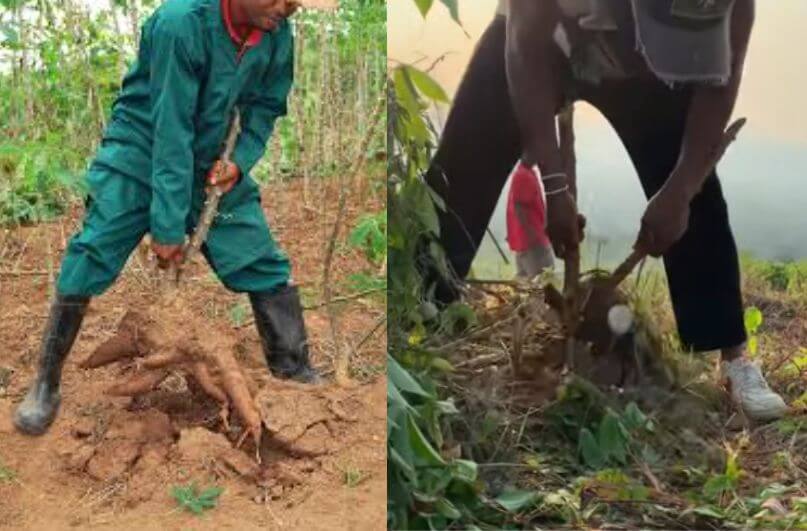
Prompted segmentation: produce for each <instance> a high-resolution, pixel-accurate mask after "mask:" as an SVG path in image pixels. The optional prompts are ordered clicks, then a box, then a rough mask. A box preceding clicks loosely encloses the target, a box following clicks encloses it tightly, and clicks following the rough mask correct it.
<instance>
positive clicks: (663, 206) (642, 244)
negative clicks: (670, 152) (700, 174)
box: [633, 188, 689, 258]
mask: <svg viewBox="0 0 807 531" xmlns="http://www.w3.org/2000/svg"><path fill="white" fill-rule="evenodd" d="M688 226H689V200H688V199H687V197H686V196H685V195H684V194H679V193H676V192H675V191H674V190H673V189H668V188H662V189H661V190H660V191H659V192H658V193H656V195H654V196H653V197H652V198H651V199H650V202H649V203H648V204H647V208H646V209H645V212H644V215H643V216H642V225H641V228H640V229H639V236H638V237H637V239H636V243H635V244H634V246H633V248H634V249H636V250H637V251H640V252H642V253H644V254H648V255H650V256H654V257H656V258H658V257H660V256H661V255H663V254H664V253H666V252H667V251H668V250H669V249H670V247H672V246H673V244H675V242H677V241H678V240H680V239H681V237H682V236H683V235H684V233H685V232H686V230H687V227H688Z"/></svg>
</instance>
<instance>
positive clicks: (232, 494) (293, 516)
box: [0, 180, 386, 529]
mask: <svg viewBox="0 0 807 531" xmlns="http://www.w3.org/2000/svg"><path fill="white" fill-rule="evenodd" d="M332 181H333V180H332ZM362 195H363V198H362V199H359V198H358V197H356V198H354V200H353V201H351V203H352V205H351V207H349V210H350V212H349V215H348V218H347V223H346V227H348V228H350V227H352V226H353V225H354V223H355V221H356V219H357V217H358V216H359V215H360V214H361V213H362V212H367V211H377V210H378V209H380V208H381V204H382V202H381V201H382V200H381V198H380V197H368V196H370V195H371V194H370V193H364V194H362ZM364 198H366V199H364ZM303 203H304V202H303V193H302V186H301V184H300V183H299V182H298V181H294V182H291V183H289V184H275V185H271V186H270V187H268V188H267V189H266V190H265V193H264V202H263V204H264V209H265V211H266V213H267V216H268V218H269V220H270V225H271V226H272V228H273V232H274V235H275V237H276V238H277V239H278V241H279V242H280V243H281V244H282V246H283V247H284V249H285V250H286V251H287V252H288V253H289V255H290V256H291V258H292V261H293V264H294V267H295V269H294V271H293V275H294V278H295V281H296V282H297V283H298V284H300V286H301V290H302V292H303V295H304V301H303V302H304V304H308V305H315V304H316V303H317V302H318V301H319V300H320V299H321V287H320V278H321V276H322V264H323V258H324V252H325V244H326V242H327V238H328V235H329V233H330V230H331V228H332V223H333V219H334V216H335V212H334V210H335V205H336V188H335V186H327V187H323V186H322V184H320V183H318V184H317V185H316V187H315V188H312V190H311V192H310V197H309V206H305V205H304V204H303ZM359 203H360V204H359ZM80 215H81V211H80V208H76V209H75V210H74V211H73V212H72V213H71V214H70V215H68V216H65V217H64V218H63V219H60V220H58V222H56V223H51V224H43V225H37V226H33V227H23V228H16V229H10V230H5V229H0V271H5V272H8V271H9V270H14V271H19V272H24V274H19V275H13V276H9V275H4V276H0V528H3V527H8V528H14V529H62V528H124V529H129V528H137V529H189V528H193V529H253V528H254V529H257V528H261V529H274V528H293V529H382V528H383V526H385V522H386V480H385V471H386V450H385V443H384V441H385V433H386V432H385V425H386V380H385V377H384V373H385V369H384V363H385V362H384V360H385V356H384V352H385V350H386V337H385V334H384V330H385V327H383V326H378V325H379V323H380V322H381V321H380V320H381V319H383V316H384V315H385V313H386V306H385V301H384V300H383V299H381V298H378V297H375V296H370V297H365V298H360V299H356V300H351V301H348V302H345V303H340V304H339V306H338V312H339V314H340V338H339V339H340V342H342V343H343V344H346V345H352V346H353V347H356V346H357V345H359V346H358V349H357V351H356V352H355V354H354V357H353V358H352V364H351V371H352V375H353V377H354V378H355V381H356V385H355V386H354V387H351V388H339V387H337V386H336V385H335V384H332V383H328V384H327V385H326V386H325V387H323V388H321V389H318V390H316V391H311V390H310V389H307V388H302V387H300V386H297V385H294V384H286V383H282V382H278V381H277V380H273V379H271V378H270V377H269V376H268V372H267V371H266V369H265V365H264V361H263V357H262V353H261V349H260V342H259V338H258V335H257V332H256V331H255V330H254V327H253V326H251V325H249V319H250V318H251V312H250V311H249V304H248V301H247V299H246V297H245V296H239V295H236V294H232V293H229V292H228V291H226V290H225V289H224V288H223V287H221V285H220V284H219V283H218V281H217V280H216V279H215V278H214V277H213V275H212V274H211V273H210V271H209V269H208V268H207V266H206V265H204V264H203V263H197V264H194V265H193V266H192V269H191V272H190V274H189V275H188V278H189V279H190V280H189V281H188V282H187V283H186V288H185V291H186V293H185V294H184V296H185V297H186V298H187V301H188V304H189V305H192V306H193V307H194V308H196V310H195V313H196V315H198V317H199V319H200V320H206V319H209V320H213V322H214V323H215V324H216V326H217V327H218V328H222V329H225V330H226V331H227V333H229V334H232V337H233V338H234V339H235V340H236V344H237V354H236V357H237V359H238V360H239V361H240V362H241V364H242V367H243V368H244V370H245V372H247V373H248V374H249V376H250V377H251V378H252V379H253V380H254V381H256V382H258V383H259V385H260V387H261V393H260V396H261V403H262V405H263V410H264V414H265V415H266V416H267V417H269V418H275V419H276V423H275V425H274V426H272V427H271V429H272V430H274V432H275V433H276V436H275V437H274V442H275V443H276V444H275V445H274V448H273V449H272V450H271V451H270V453H269V454H268V455H269V458H268V459H265V463H266V464H267V466H266V468H265V469H262V470H261V469H258V468H257V467H256V465H255V461H254V458H253V455H254V447H253V448H252V449H250V448H249V447H248V446H249V445H248V444H245V445H244V448H243V450H234V449H233V448H232V445H231V443H230V441H229V440H228V438H227V436H228V435H229V436H231V437H232V434H224V433H220V432H218V431H216V430H220V425H219V424H218V421H217V413H218V407H217V405H216V403H215V402H214V401H212V400H208V399H204V398H203V397H202V395H201V394H200V393H199V392H198V389H196V388H194V386H193V385H186V384H185V383H184V381H183V380H182V379H181V378H179V377H173V378H169V379H168V380H167V381H166V382H164V383H163V384H162V386H161V387H160V388H159V389H158V390H156V391H154V392H152V393H149V394H148V395H146V396H145V397H140V398H137V399H130V398H119V397H112V396H109V395H106V394H105V393H104V391H105V389H107V388H108V387H109V386H110V385H111V384H112V383H115V382H117V381H120V378H121V377H122V376H121V369H120V368H119V367H117V366H109V367H105V368H101V369H94V370H83V369H80V368H79V367H78V362H79V361H81V360H83V359H85V358H86V357H87V356H88V355H89V353H90V352H92V351H93V349H94V348H95V347H96V346H98V345H99V344H100V343H101V342H103V341H104V340H106V339H108V338H109V337H111V336H112V334H113V333H114V330H115V328H116V326H117V323H118V321H119V320H120V318H121V317H122V315H123V314H124V313H125V312H126V311H127V309H130V308H143V307H147V305H148V304H149V303H150V302H152V301H153V300H154V299H155V294H154V292H153V291H152V290H151V289H150V287H149V286H150V285H151V284H150V281H149V279H150V278H151V277H152V271H153V270H152V267H151V265H150V264H149V263H148V261H147V253H143V252H142V250H138V252H136V253H134V254H133V257H132V260H131V261H130V263H129V265H128V267H127V269H126V271H125V272H124V274H123V275H122V277H121V278H120V279H119V281H118V282H117V283H116V284H115V286H113V288H112V289H111V290H110V291H109V292H108V293H106V294H105V295H104V296H103V297H100V298H98V299H97V300H95V301H94V303H93V305H92V306H91V309H90V311H89V313H88V315H87V318H86V319H85V324H84V327H83V329H82V332H81V335H80V336H79V339H78V341H77V344H76V347H75V348H74V350H73V353H72V355H71V357H70V358H69V359H68V362H67V364H66V366H65V371H64V377H63V384H62V397H63V399H62V409H61V414H60V416H59V418H58V419H57V421H56V422H55V424H54V426H53V427H52V428H51V430H50V431H49V432H48V433H47V434H46V435H44V436H42V437H38V438H30V437H24V436H22V435H19V434H17V433H16V432H15V430H14V428H13V426H12V424H11V417H12V414H13V411H14V407H15V406H16V404H17V403H18V402H19V401H20V400H21V398H22V396H23V394H24V393H25V390H26V387H27V385H28V382H29V381H30V379H31V378H32V376H33V375H34V371H35V365H36V357H37V349H38V345H39V339H40V336H41V332H42V327H43V325H44V321H45V318H46V316H47V310H48V308H47V301H48V298H49V295H50V293H51V290H52V286H53V281H52V278H53V276H54V275H55V273H56V272H57V271H58V264H59V257H60V255H61V253H62V251H63V250H64V247H65V243H66V238H69V236H70V234H71V233H72V232H73V231H74V230H75V228H76V227H77V225H78V223H79V221H80ZM343 238H344V231H343ZM338 249H340V248H338ZM370 268H371V266H370V265H369V264H367V262H366V260H365V259H364V258H363V257H362V256H361V255H360V254H358V253H357V252H356V251H353V250H349V249H346V248H342V249H340V250H339V252H338V254H337V257H336V258H335V262H334V276H335V278H336V279H337V281H338V283H337V287H336V289H335V291H336V294H337V295H340V294H342V295H344V294H350V292H351V288H349V287H346V286H345V285H344V283H343V282H342V281H344V280H345V279H346V278H347V277H348V275H350V274H352V273H359V272H361V271H365V270H368V269H370ZM306 321H307V326H308V330H309V335H310V339H311V346H312V351H313V352H312V356H313V363H314V365H315V366H317V367H318V368H319V369H320V370H321V371H322V372H323V373H324V374H326V375H331V374H332V373H333V368H332V367H333V352H334V346H333V343H332V341H331V333H330V328H329V321H328V318H327V315H326V312H325V310H324V309H323V308H315V309H312V310H310V311H307V312H306ZM197 324H198V323H197ZM372 330H376V332H375V333H373V334H372V335H369V334H370V332H371V331H372ZM368 335H369V337H368ZM365 337H368V339H366V340H365ZM300 419H304V420H305V422H301V421H300ZM208 428H209V429H208ZM221 431H223V430H221ZM8 471H11V472H12V473H13V478H11V479H9V478H8V473H7V472H8ZM4 474H5V475H4ZM190 482H196V483H197V484H198V485H199V486H200V487H206V486H210V485H214V484H215V485H219V486H222V487H224V489H225V490H224V492H223V494H222V495H221V497H220V499H219V505H218V507H217V508H215V509H214V510H211V511H207V512H206V513H205V514H204V515H203V516H201V517H197V516H194V515H192V514H190V513H187V512H183V511H181V510H179V509H177V505H176V503H175V502H174V500H173V498H172V497H171V495H170V492H169V491H170V488H171V486H173V485H185V484H188V483H190Z"/></svg>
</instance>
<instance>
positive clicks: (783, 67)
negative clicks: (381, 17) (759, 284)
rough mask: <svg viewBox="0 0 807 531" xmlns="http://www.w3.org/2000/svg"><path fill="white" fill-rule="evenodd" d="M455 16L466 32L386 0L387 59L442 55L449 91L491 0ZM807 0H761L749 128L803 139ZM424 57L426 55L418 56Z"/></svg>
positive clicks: (806, 136)
mask: <svg viewBox="0 0 807 531" xmlns="http://www.w3.org/2000/svg"><path fill="white" fill-rule="evenodd" d="M459 4H460V19H461V20H462V23H463V27H464V28H465V30H466V31H467V32H468V34H469V35H470V37H469V36H466V35H465V34H464V33H463V31H462V29H461V28H459V27H457V26H456V24H454V23H453V22H452V21H451V19H450V17H449V16H448V12H447V10H446V9H445V8H444V7H443V6H442V5H440V4H439V3H438V2H435V6H434V8H433V9H432V12H431V13H430V14H429V16H428V18H427V19H426V21H425V22H424V20H423V18H422V17H421V16H420V13H419V12H418V11H417V9H416V8H415V7H414V2H413V1H412V0H388V6H389V11H388V13H389V15H388V17H387V20H388V23H387V24H388V30H387V31H388V50H389V52H388V53H389V57H390V59H391V60H398V61H405V62H412V61H417V60H418V59H423V62H422V63H419V64H421V65H426V64H431V61H430V60H428V59H431V60H434V59H435V58H437V57H439V56H440V55H442V54H447V56H446V58H445V60H444V61H443V62H442V63H440V65H439V66H438V67H437V68H436V69H435V70H434V74H435V77H436V78H437V79H438V80H440V81H441V82H442V83H443V85H444V86H445V88H446V89H447V90H450V91H451V92H453V91H454V89H455V88H456V85H457V84H458V82H459V77H460V75H461V73H462V71H463V70H464V68H465V65H466V64H467V62H468V59H469V57H470V55H471V52H472V51H473V45H474V43H475V42H476V40H477V39H478V38H479V35H480V34H481V33H482V31H483V30H484V28H485V26H487V24H488V23H489V22H490V19H491V17H492V16H493V13H494V12H495V8H496V0H459ZM805 20H807V2H806V1H804V0H776V1H770V0H762V1H758V2H757V15H756V24H755V27H754V33H753V36H752V40H751V46H750V51H749V57H748V59H747V63H746V77H745V79H744V81H743V88H742V92H741V95H740V99H739V102H738V107H737V113H738V114H740V115H743V116H747V117H748V119H749V128H750V127H753V128H754V129H755V130H756V131H757V132H764V133H767V134H770V135H773V136H775V137H779V138H786V139H789V140H794V141H801V142H805V143H807V103H805V102H803V101H802V100H801V98H800V95H801V94H804V92H805V81H807V69H806V68H805V66H807V64H806V62H805V60H804V59H802V58H803V51H802V48H803V47H802V45H801V43H802V42H803V39H802V38H801V37H802V36H803V35H804V31H805V29H804V21H805ZM424 58H426V59H424Z"/></svg>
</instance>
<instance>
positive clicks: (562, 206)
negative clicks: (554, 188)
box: [546, 190, 586, 259]
mask: <svg viewBox="0 0 807 531" xmlns="http://www.w3.org/2000/svg"><path fill="white" fill-rule="evenodd" d="M546 196H547V216H546V219H547V227H546V232H547V235H548V236H549V239H550V241H551V242H552V248H553V250H554V251H555V256H557V257H558V258H560V259H565V258H566V256H567V255H568V254H569V253H570V252H573V251H575V250H576V249H577V248H578V247H580V242H581V241H583V236H584V229H585V227H586V218H585V217H583V215H582V214H580V213H578V212H577V204H576V203H575V200H574V197H572V194H571V193H570V192H569V191H568V190H565V191H562V192H558V193H552V192H551V191H549V192H547V193H546Z"/></svg>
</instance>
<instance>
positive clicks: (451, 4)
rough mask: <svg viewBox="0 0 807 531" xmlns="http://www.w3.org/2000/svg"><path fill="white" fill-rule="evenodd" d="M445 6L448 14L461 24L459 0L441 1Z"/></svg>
mask: <svg viewBox="0 0 807 531" xmlns="http://www.w3.org/2000/svg"><path fill="white" fill-rule="evenodd" d="M440 2H442V3H443V5H444V6H446V7H447V8H448V12H449V13H451V18H453V19H454V21H455V22H456V23H457V24H459V22H460V10H459V6H458V5H457V0H440Z"/></svg>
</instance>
